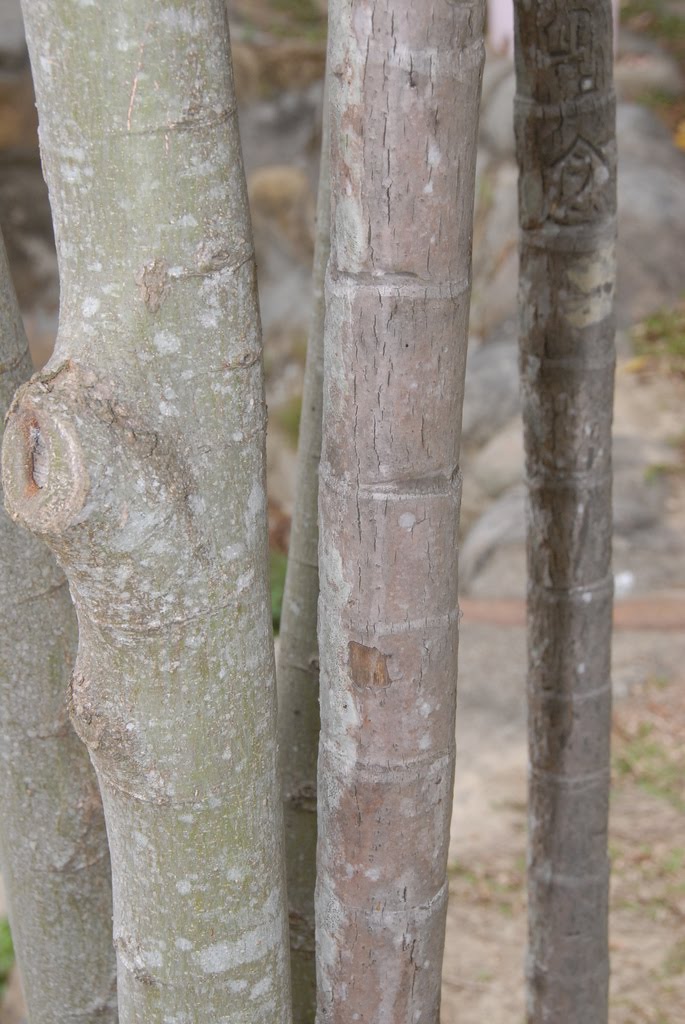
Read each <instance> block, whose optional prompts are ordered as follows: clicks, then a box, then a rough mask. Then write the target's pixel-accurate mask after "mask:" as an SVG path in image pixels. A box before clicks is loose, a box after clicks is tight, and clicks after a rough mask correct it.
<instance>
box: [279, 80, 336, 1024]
mask: <svg viewBox="0 0 685 1024" xmlns="http://www.w3.org/2000/svg"><path fill="white" fill-rule="evenodd" d="M328 124H329V118H328V103H327V101H326V100H324V118H323V137H322V145H321V171H320V177H319V198H318V204H317V215H316V223H317V230H316V246H315V250H314V271H313V283H314V305H313V309H312V318H311V323H310V328H309V344H308V346H307V363H306V367H305V376H304V393H303V396H302V418H301V421H300V438H299V445H298V452H297V486H296V496H295V509H294V513H293V524H292V532H291V535H290V548H289V551H288V571H287V575H286V580H285V591H284V594H283V613H282V615H281V635H280V648H279V656H278V718H279V722H278V730H279V750H280V757H281V775H282V778H283V801H284V803H283V807H284V818H285V849H286V868H287V878H288V907H289V916H290V959H291V971H292V991H293V1019H294V1020H295V1021H296V1024H310V1022H311V1021H313V1020H314V1018H315V1015H316V962H315V956H314V884H315V880H316V823H317V816H316V788H317V787H316V767H317V759H318V753H319V645H318V639H317V605H318V600H319V563H318V547H319V525H318V501H319V461H320V459H321V411H322V406H323V333H324V316H325V310H326V305H325V299H324V282H325V276H326V267H327V265H328V256H329V253H330V237H331V232H330V207H331V191H330V172H329V164H330V160H329V132H328Z"/></svg>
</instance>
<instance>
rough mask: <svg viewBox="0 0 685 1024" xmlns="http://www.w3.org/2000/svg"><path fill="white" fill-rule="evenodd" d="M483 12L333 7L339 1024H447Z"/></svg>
mask: <svg viewBox="0 0 685 1024" xmlns="http://www.w3.org/2000/svg"><path fill="white" fill-rule="evenodd" d="M483 24H484V4H483V3H480V2H469V3H464V2H460V3H452V2H447V0H432V2H426V3H425V4H420V5H417V4H415V3H413V2H412V0H394V2H393V0H380V2H371V0H336V2H335V3H333V4H332V5H331V11H330V46H329V66H330V89H331V95H330V108H331V141H332V150H331V167H332V173H331V180H332V195H333V203H332V251H331V259H330V263H329V271H328V277H327V289H326V340H325V378H324V379H325V384H324V438H323V451H322V461H321V476H320V487H321V493H320V506H319V507H320V529H321V536H320V566H321V597H320V605H319V628H320V652H321V683H322V686H321V748H320V760H319V822H320V824H319V850H318V880H317V897H316V899H317V907H316V925H317V961H318V988H319V994H318V1006H319V1020H320V1022H321V1024H323V1022H326V1024H329V1022H330V1024H333V1022H335V1024H343V1022H345V1024H347V1022H349V1021H355V1020H360V1021H367V1022H369V1024H371V1022H373V1024H437V1021H438V1017H439V1004H440V974H441V965H442V955H443V945H444V926H445V911H446V905H447V880H446V866H447V848H448V836H449V823H450V814H451V808H452V789H453V777H454V728H455V708H456V680H457V640H458V616H459V612H458V606H457V527H458V518H459V502H460V492H461V475H460V471H459V443H460V431H461V412H462V399H463V382H464V367H465V359H466V345H467V329H468V310H469V294H470V281H471V241H472V217H473V199H474V177H475V159H476V135H477V122H478V103H479V97H480V84H481V76H482V68H483V59H484V49H483V39H482V35H483Z"/></svg>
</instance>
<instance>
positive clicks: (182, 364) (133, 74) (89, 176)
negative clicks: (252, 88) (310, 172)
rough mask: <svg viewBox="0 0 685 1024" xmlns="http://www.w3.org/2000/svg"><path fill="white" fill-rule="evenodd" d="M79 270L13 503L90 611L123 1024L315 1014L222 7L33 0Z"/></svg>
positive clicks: (87, 667) (81, 613) (86, 698)
mask: <svg viewBox="0 0 685 1024" xmlns="http://www.w3.org/2000/svg"><path fill="white" fill-rule="evenodd" d="M24 14H25V19H26V28H27V37H28V42H29V48H30V53H31V59H32V64H33V69H34V76H35V81H36V93H37V99H38V109H39V116H40V132H41V150H42V157H43V162H44V166H45V171H46V176H47V179H48V185H49V188H50V196H51V202H52V208H53V213H54V218H55V229H56V238H57V246H58V255H59V262H60V272H61V279H62V308H61V311H60V329H59V338H58V343H57V347H56V351H55V354H54V356H53V358H52V360H51V361H50V363H49V364H48V366H47V367H46V368H45V370H44V371H43V372H42V373H40V374H39V375H37V377H36V378H34V381H33V382H32V383H31V384H30V385H29V386H28V387H26V388H24V389H23V390H22V391H21V392H20V393H19V394H18V395H17V398H16V399H15V402H14V405H13V408H12V411H11V414H10V416H9V419H8V425H7V429H6V434H5V443H4V452H3V478H4V486H5V495H6V501H7V504H8V508H9V510H10V512H11V514H12V515H13V516H14V517H15V518H17V519H19V520H22V521H23V522H24V523H25V524H26V525H28V526H29V528H30V529H32V530H33V531H34V532H35V533H37V534H39V535H41V536H43V537H44V538H45V539H46V540H47V541H48V543H49V544H50V545H51V546H52V547H53V548H54V550H55V551H56V553H57V556H58V559H59V560H60V561H61V563H62V564H63V566H64V567H65V569H66V572H67V575H68V577H69V583H70V586H71V590H72V594H73V597H74V602H75V605H76V609H77V613H78V621H79V648H78V656H77V664H76V669H75V671H74V675H73V679H72V686H71V713H72V717H73V720H74V723H75V725H76V728H77V730H78V732H79V734H80V735H81V736H82V738H83V739H84V740H85V742H86V743H87V744H88V747H89V750H90V754H91V757H92V759H93V761H94V763H95V766H96V769H97V773H98V777H99V780H100V786H101V790H102V793H103V802H104V808H105V815H106V820H107V829H108V833H109V840H110V850H111V857H112V875H113V894H114V942H115V946H116V950H117V958H118V976H119V1014H120V1020H121V1021H122V1024H133V1022H143V1021H144V1022H145V1024H170V1022H173V1024H195V1022H200V1021H202V1022H206V1021H213V1022H215V1024H248V1022H249V1024H259V1022H265V1024H266V1022H268V1024H274V1022H279V1024H280V1022H287V1021H289V1020H290V1005H289V1004H290V997H289V966H288V939H287V917H286V908H285V886H284V860H283V848H282V847H283V841H282V806H281V794H280V784H279V780H278V773H277V763H276V721H275V711H276V708H275V680H274V676H275V673H274V663H273V639H272V627H271V615H270V603H269V590H268V583H267V574H268V569H267V536H266V501H265V486H264V476H265V471H264V431H265V403H264V394H263V374H262V352H261V333H260V325H259V317H258V308H257V294H256V283H255V268H254V257H253V249H252V238H251V228H250V223H249V215H248V208H247V199H246V191H245V181H244V171H243V166H242V158H241V152H240V140H239V136H238V126H237V118H236V110H235V99H234V90H233V81H232V72H231V63H230V49H229V38H228V26H227V20H226V10H225V4H224V2H223V0H165V2H164V3H159V2H153V0H143V2H141V0H123V2H121V3H117V4H104V5H103V4H95V3H92V2H88V0H26V2H25V3H24Z"/></svg>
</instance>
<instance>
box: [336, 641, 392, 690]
mask: <svg viewBox="0 0 685 1024" xmlns="http://www.w3.org/2000/svg"><path fill="white" fill-rule="evenodd" d="M347 650H348V657H349V663H350V672H351V673H352V682H353V683H354V685H355V686H356V687H358V688H359V689H360V690H366V689H384V688H385V687H386V686H390V682H391V680H390V675H389V673H388V655H387V654H382V653H381V652H380V651H379V650H378V648H377V647H365V646H364V644H358V643H357V642H356V641H355V640H350V642H349V644H348V646H347Z"/></svg>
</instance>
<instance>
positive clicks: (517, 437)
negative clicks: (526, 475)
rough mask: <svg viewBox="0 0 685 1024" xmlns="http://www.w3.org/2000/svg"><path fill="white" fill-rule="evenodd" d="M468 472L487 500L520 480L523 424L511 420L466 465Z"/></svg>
mask: <svg viewBox="0 0 685 1024" xmlns="http://www.w3.org/2000/svg"><path fill="white" fill-rule="evenodd" d="M465 472H466V471H465ZM468 473H469V474H470V475H471V476H472V477H473V478H474V480H475V482H476V483H477V484H478V486H479V488H480V489H481V490H482V491H483V492H484V493H485V494H487V495H488V496H489V497H490V498H497V497H498V496H499V495H500V494H501V493H502V491H506V490H508V489H509V488H510V487H512V486H513V484H516V483H520V482H521V481H522V479H523V424H522V421H521V417H520V416H516V417H514V418H513V419H512V420H510V421H509V423H507V424H506V426H505V427H504V428H503V429H502V430H500V432H499V433H498V434H496V435H495V436H494V437H492V438H491V439H490V440H489V441H488V443H487V444H486V445H485V446H484V447H483V448H481V450H480V451H479V452H478V454H477V455H476V457H475V458H474V459H473V461H472V462H471V463H470V465H469V466H468Z"/></svg>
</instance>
